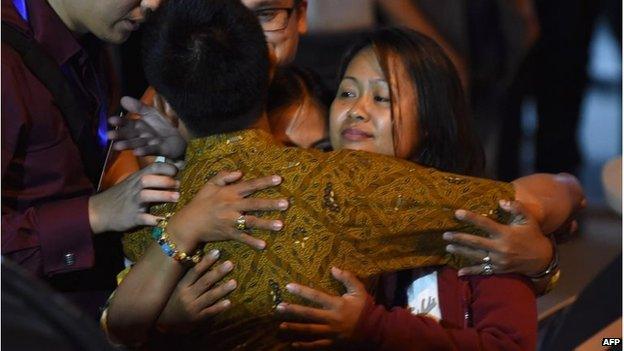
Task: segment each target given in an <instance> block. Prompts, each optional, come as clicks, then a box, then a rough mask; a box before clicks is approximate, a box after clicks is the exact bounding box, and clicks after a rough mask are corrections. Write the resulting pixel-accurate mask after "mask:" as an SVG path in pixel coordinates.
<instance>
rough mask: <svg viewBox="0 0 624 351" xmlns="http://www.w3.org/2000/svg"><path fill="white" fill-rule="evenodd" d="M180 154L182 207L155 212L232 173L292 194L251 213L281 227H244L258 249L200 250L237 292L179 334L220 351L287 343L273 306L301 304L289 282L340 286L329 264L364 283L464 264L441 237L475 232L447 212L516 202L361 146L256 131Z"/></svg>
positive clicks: (480, 182) (487, 185)
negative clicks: (312, 143)
mask: <svg viewBox="0 0 624 351" xmlns="http://www.w3.org/2000/svg"><path fill="white" fill-rule="evenodd" d="M186 160H187V165H186V168H185V169H184V170H183V171H182V172H181V173H180V181H181V196H180V200H179V202H178V203H177V204H166V205H161V206H158V207H157V208H155V209H153V211H152V212H153V213H154V214H158V215H163V214H165V213H167V212H175V211H177V210H178V209H180V208H182V207H183V206H184V205H186V204H187V203H188V202H189V201H190V200H191V199H192V198H193V196H194V194H196V193H197V192H198V191H199V190H200V189H201V188H202V186H203V185H204V184H205V183H206V181H208V180H209V179H210V178H212V177H213V176H214V175H215V174H216V173H217V172H219V171H222V170H240V171H242V172H243V174H244V175H245V179H250V178H256V177H261V176H267V175H273V174H277V175H280V176H281V177H282V178H283V181H282V183H281V184H280V185H279V186H276V187H273V188H270V189H266V190H263V191H261V192H258V193H256V194H254V195H253V196H256V197H266V198H288V199H289V201H290V207H289V208H288V210H286V211H284V212H268V213H262V214H257V215H259V216H261V217H265V218H272V219H281V220H282V221H283V222H284V228H283V229H282V230H281V231H280V232H277V233H271V232H268V231H256V230H254V231H253V232H252V234H253V235H254V236H256V237H258V238H261V239H263V240H265V241H266V242H267V247H266V249H265V250H262V251H258V250H255V249H252V248H250V247H249V246H246V245H244V244H241V243H239V242H235V241H228V242H218V243H208V244H206V245H205V250H206V252H207V251H209V250H211V249H219V250H220V251H221V259H222V260H227V259H231V260H232V261H233V262H234V263H235V268H234V270H233V271H232V273H231V274H230V277H229V278H234V279H236V281H237V282H238V288H237V289H236V290H235V291H234V292H232V293H231V294H230V296H229V297H228V298H229V299H230V300H231V301H232V307H231V308H230V309H229V310H227V311H225V312H223V313H221V314H220V315H218V316H216V317H215V318H214V320H213V322H212V323H211V324H210V326H209V327H206V328H204V329H203V330H200V331H198V332H197V333H196V334H194V335H192V336H189V337H186V338H184V340H181V341H180V342H182V343H184V342H188V343H189V347H190V346H191V345H197V343H200V344H202V345H211V347H213V348H215V347H216V348H217V349H234V348H237V349H249V350H260V349H282V348H285V347H286V345H287V343H284V342H280V341H278V339H277V338H276V331H277V325H278V321H275V320H274V309H275V306H276V305H277V304H278V303H279V302H280V301H285V302H291V303H304V304H305V302H304V301H302V300H301V299H299V298H297V297H296V296H294V295H291V294H289V293H288V292H287V290H286V289H285V288H284V287H285V285H286V284H288V283H290V282H297V283H301V284H305V285H308V286H311V287H314V288H317V289H321V290H324V291H327V292H330V293H334V294H338V293H343V292H344V291H343V287H342V286H341V285H340V284H339V283H337V282H336V281H335V280H334V279H333V278H332V276H331V273H330V268H331V267H332V266H336V267H339V268H341V269H344V270H348V271H351V272H354V273H355V274H356V275H358V276H359V277H361V278H367V277H370V276H372V275H375V274H378V273H381V272H389V271H397V270H402V269H408V268H416V267H423V266H432V265H442V264H449V265H452V266H454V267H459V266H464V265H466V264H468V263H469V262H462V261H461V259H460V258H459V257H456V256H453V255H450V254H448V253H446V252H445V246H446V244H447V243H446V242H445V241H444V240H443V239H442V233H443V232H445V231H467V232H473V233H474V232H475V230H474V228H471V227H469V226H467V225H465V224H462V223H461V222H459V221H457V220H456V219H455V218H454V211H455V210H456V209H458V208H463V209H468V210H471V211H474V212H477V213H481V214H483V215H484V216H490V217H492V218H495V219H497V220H499V221H505V220H504V219H503V218H501V213H500V212H499V210H498V201H499V200H501V199H513V197H514V190H513V187H512V185H511V184H508V183H502V182H497V181H493V180H487V179H479V178H472V177H467V176H458V175H454V174H450V173H444V172H440V171H437V170H435V169H432V168H425V167H422V166H419V165H416V164H414V163H412V162H408V161H405V160H400V159H396V158H393V157H387V156H383V155H378V154H372V153H368V152H363V151H351V150H342V151H334V152H329V153H323V152H320V151H317V150H310V149H300V148H290V147H284V146H281V145H279V144H277V143H276V142H275V141H274V140H273V139H272V137H271V135H270V134H268V133H265V132H263V131H260V130H245V131H242V132H236V133H230V134H225V135H218V136H211V137H207V138H201V139H195V140H191V141H190V143H189V146H188V150H187V155H186ZM207 210H209V209H207ZM232 225H233V226H234V218H233V219H232ZM151 243H153V239H152V238H151V236H150V229H149V228H146V229H144V230H141V231H138V232H135V233H131V234H127V235H125V236H124V238H123V244H124V251H125V253H126V255H127V256H128V257H129V258H130V259H132V260H134V261H137V260H138V259H139V258H140V257H141V256H142V255H143V253H144V252H145V250H146V249H147V247H148V245H150V244H151ZM176 345H181V344H179V343H176Z"/></svg>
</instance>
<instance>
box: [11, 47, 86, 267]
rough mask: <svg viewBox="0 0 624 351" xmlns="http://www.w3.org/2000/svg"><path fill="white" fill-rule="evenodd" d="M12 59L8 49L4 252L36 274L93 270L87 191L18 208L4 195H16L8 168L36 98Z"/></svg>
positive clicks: (17, 149)
mask: <svg viewBox="0 0 624 351" xmlns="http://www.w3.org/2000/svg"><path fill="white" fill-rule="evenodd" d="M5 55H6V56H5ZM15 60H17V58H15ZM11 62H12V61H11V52H10V50H9V52H6V53H5V52H3V56H2V181H3V188H2V192H3V200H4V204H3V206H2V255H4V256H5V257H7V258H9V259H11V260H13V261H15V262H17V263H18V264H20V265H21V266H23V267H24V268H26V269H28V270H29V271H31V272H33V273H34V274H36V275H52V274H56V273H64V272H69V271H75V270H82V269H87V268H90V267H91V266H93V263H94V252H93V243H92V235H93V233H92V231H91V227H90V225H89V214H88V196H87V195H82V196H76V197H74V198H71V199H59V200H54V201H48V202H45V203H43V204H40V205H38V206H32V207H28V208H22V209H16V208H15V207H16V206H14V205H12V204H11V203H10V201H9V200H7V199H6V198H4V197H5V196H11V194H9V193H10V190H8V189H7V188H6V184H8V183H9V180H8V179H7V178H6V177H7V172H8V171H9V167H10V166H11V165H12V164H13V162H14V159H15V157H16V153H17V152H18V151H19V150H20V144H21V143H23V142H24V139H25V137H26V136H27V135H26V134H25V133H26V131H27V130H28V121H29V120H30V119H31V118H30V116H29V111H28V106H29V105H30V104H31V103H30V101H31V100H32V99H31V98H30V97H29V95H28V94H29V92H28V91H25V90H26V89H25V88H23V84H24V82H25V81H26V80H27V79H28V78H29V77H26V76H25V73H24V72H21V71H20V70H18V69H16V68H15V66H16V64H10V63H11ZM21 148H22V149H23V148H24V146H21ZM22 151H23V150H22ZM18 162H21V161H19V160H18Z"/></svg>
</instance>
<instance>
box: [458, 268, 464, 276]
mask: <svg viewBox="0 0 624 351" xmlns="http://www.w3.org/2000/svg"><path fill="white" fill-rule="evenodd" d="M465 275H466V271H465V270H463V269H460V270H459V271H457V276H458V277H463V276H465Z"/></svg>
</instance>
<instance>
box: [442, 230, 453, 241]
mask: <svg viewBox="0 0 624 351" xmlns="http://www.w3.org/2000/svg"><path fill="white" fill-rule="evenodd" d="M442 239H444V240H452V239H453V233H451V232H446V233H444V234H442Z"/></svg>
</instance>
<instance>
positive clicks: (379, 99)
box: [375, 96, 390, 102]
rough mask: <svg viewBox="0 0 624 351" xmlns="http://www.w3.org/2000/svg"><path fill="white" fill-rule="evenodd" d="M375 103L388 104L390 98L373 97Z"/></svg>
mask: <svg viewBox="0 0 624 351" xmlns="http://www.w3.org/2000/svg"><path fill="white" fill-rule="evenodd" d="M375 101H377V102H390V98H387V97H383V96H375Z"/></svg>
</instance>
